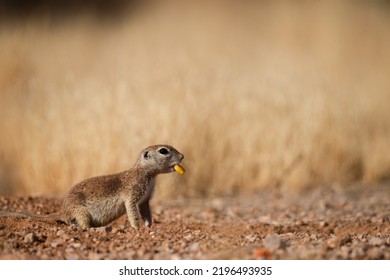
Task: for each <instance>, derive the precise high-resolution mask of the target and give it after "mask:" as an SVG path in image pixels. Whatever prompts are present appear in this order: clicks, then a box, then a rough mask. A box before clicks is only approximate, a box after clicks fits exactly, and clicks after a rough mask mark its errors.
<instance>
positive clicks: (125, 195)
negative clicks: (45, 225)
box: [0, 145, 184, 228]
mask: <svg viewBox="0 0 390 280" xmlns="http://www.w3.org/2000/svg"><path fill="white" fill-rule="evenodd" d="M163 149H165V150H163ZM183 158H184V156H183V155H182V154H181V153H180V152H178V151H177V150H176V149H175V148H173V147H172V146H169V145H154V146H149V147H147V148H145V149H144V150H142V152H141V153H140V154H139V156H138V159H137V161H136V163H135V165H134V166H133V167H132V168H131V169H129V170H126V171H123V172H121V173H117V174H112V175H106V176H99V177H93V178H90V179H86V180H84V181H82V182H80V183H78V184H76V185H75V186H74V187H73V188H72V189H71V190H70V191H69V193H68V195H67V196H66V197H65V199H64V202H63V205H62V209H61V210H60V211H59V212H57V213H53V214H50V215H46V216H45V215H43V216H40V215H34V214H31V213H14V212H2V213H1V214H0V215H1V216H3V217H19V218H32V219H39V220H44V221H54V220H55V221H62V222H65V223H66V224H68V225H71V224H75V225H79V226H80V227H82V228H88V227H99V226H104V225H107V224H109V223H110V222H112V221H113V220H115V219H117V218H119V217H120V216H122V215H123V214H125V213H127V217H128V220H129V222H130V225H131V226H132V227H133V228H138V227H139V226H140V218H141V219H142V220H143V221H144V223H145V225H146V226H149V227H150V226H151V225H152V214H151V211H150V207H149V201H150V199H151V198H152V195H153V192H154V187H155V186H154V179H155V177H156V176H157V175H158V174H161V173H169V172H172V171H174V169H173V166H174V165H175V164H179V163H180V162H181V161H182V159H183Z"/></svg>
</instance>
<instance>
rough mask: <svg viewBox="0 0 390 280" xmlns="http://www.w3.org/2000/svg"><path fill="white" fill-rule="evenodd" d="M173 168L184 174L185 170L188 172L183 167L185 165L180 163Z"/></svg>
mask: <svg viewBox="0 0 390 280" xmlns="http://www.w3.org/2000/svg"><path fill="white" fill-rule="evenodd" d="M173 168H174V169H175V171H176V172H177V173H179V174H180V175H183V174H184V172H186V171H185V169H184V168H183V166H181V165H178V164H176V165H175V166H174V167H173Z"/></svg>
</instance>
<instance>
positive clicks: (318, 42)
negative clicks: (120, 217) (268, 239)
mask: <svg viewBox="0 0 390 280" xmlns="http://www.w3.org/2000/svg"><path fill="white" fill-rule="evenodd" d="M79 2H83V1H26V0H25V1H23V0H19V1H16V2H15V1H1V2H0V98H1V103H0V117H1V120H2V121H1V123H0V131H1V137H0V194H18V195H21V194H32V195H43V194H45V195H62V194H64V193H65V192H66V191H67V190H68V189H69V188H70V187H71V186H72V185H73V184H75V183H77V182H78V181H80V180H82V179H85V178H88V177H91V176H96V175H103V174H109V173H114V172H119V171H122V170H124V169H127V168H129V167H131V166H132V165H133V163H134V162H135V159H136V156H137V155H138V153H139V151H140V150H141V149H142V148H144V147H145V146H148V145H150V144H157V143H168V144H172V145H173V146H175V147H176V148H177V149H178V150H179V151H181V152H183V153H184V154H185V159H184V161H183V166H184V167H186V169H187V172H186V174H185V176H178V175H177V174H176V175H175V174H170V175H164V176H160V178H159V186H158V192H159V193H160V195H161V196H162V197H164V196H169V195H172V194H175V196H180V195H184V196H198V195H200V196H202V195H221V194H232V193H236V192H246V191H253V190H257V189H261V188H275V187H277V188H281V189H283V190H301V189H304V188H307V187H328V186H334V185H337V186H350V185H354V184H367V186H370V185H376V184H382V183H386V182H389V179H390V148H389V147H390V145H389V144H390V109H389V106H390V51H389V50H390V3H389V1H368V0H367V1H119V0H118V1H112V2H110V1H93V0H90V1H85V2H83V4H79Z"/></svg>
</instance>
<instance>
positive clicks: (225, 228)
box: [0, 185, 390, 259]
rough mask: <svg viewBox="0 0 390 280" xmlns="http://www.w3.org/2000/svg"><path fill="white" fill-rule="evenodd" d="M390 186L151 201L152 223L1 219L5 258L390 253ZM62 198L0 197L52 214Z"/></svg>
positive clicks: (4, 206) (10, 204)
mask: <svg viewBox="0 0 390 280" xmlns="http://www.w3.org/2000/svg"><path fill="white" fill-rule="evenodd" d="M389 202H390V186H389V185H386V186H381V187H375V188H374V187H363V186H362V187H355V188H349V189H338V188H321V189H313V190H309V191H305V192H304V193H300V194H291V193H282V192H281V191H276V190H274V191H270V190H268V191H267V190H266V191H259V192H257V193H254V194H251V195H240V196H230V197H221V198H209V199H181V200H179V199H177V200H171V201H167V200H162V199H159V198H158V197H157V195H156V197H155V198H154V199H153V201H152V207H153V209H152V211H153V214H154V220H155V223H154V225H153V226H152V227H151V228H145V227H142V228H141V229H140V230H138V231H137V230H134V229H132V228H130V226H129V223H128V222H127V220H126V217H121V218H120V219H118V220H116V221H115V222H113V223H112V224H110V225H108V226H106V227H100V228H91V229H88V230H82V229H80V228H77V227H74V226H67V225H64V224H57V223H44V222H36V221H32V220H22V219H17V218H0V259H390V203H389ZM60 205H61V199H57V198H44V197H26V198H22V197H0V209H1V210H7V211H23V210H27V211H31V212H34V213H41V214H45V213H52V212H54V211H57V210H58V209H59V208H60Z"/></svg>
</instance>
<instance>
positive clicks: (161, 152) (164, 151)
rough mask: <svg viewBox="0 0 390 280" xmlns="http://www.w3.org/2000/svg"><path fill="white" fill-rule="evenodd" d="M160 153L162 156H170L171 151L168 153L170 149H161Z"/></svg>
mask: <svg viewBox="0 0 390 280" xmlns="http://www.w3.org/2000/svg"><path fill="white" fill-rule="evenodd" d="M158 152H159V153H160V154H162V155H167V154H169V151H168V149H166V148H161V149H160V150H158Z"/></svg>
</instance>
